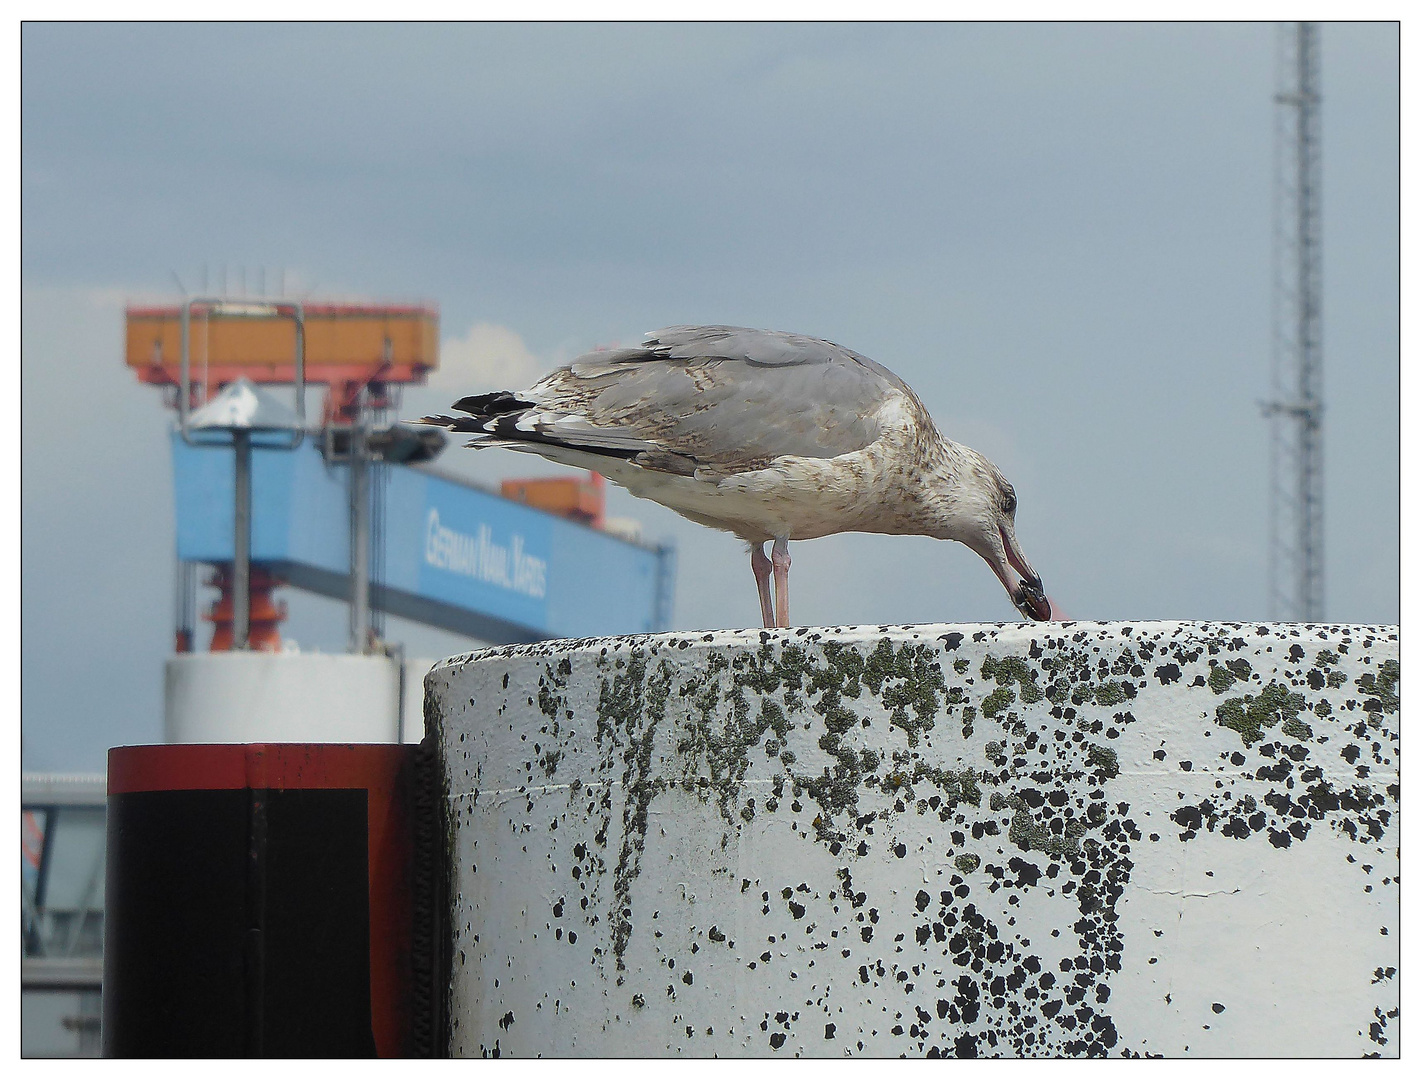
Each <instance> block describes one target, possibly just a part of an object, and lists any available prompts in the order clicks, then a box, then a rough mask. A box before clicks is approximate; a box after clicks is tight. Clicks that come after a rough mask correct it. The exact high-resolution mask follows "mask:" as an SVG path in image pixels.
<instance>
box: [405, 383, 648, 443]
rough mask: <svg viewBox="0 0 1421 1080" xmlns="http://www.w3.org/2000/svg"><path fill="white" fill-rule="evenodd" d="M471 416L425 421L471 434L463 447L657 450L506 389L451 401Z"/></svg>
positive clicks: (435, 417)
mask: <svg viewBox="0 0 1421 1080" xmlns="http://www.w3.org/2000/svg"><path fill="white" fill-rule="evenodd" d="M453 408H455V409H458V410H459V411H460V412H466V413H468V414H469V415H468V416H445V415H443V414H439V415H434V416H426V417H423V418H422V419H421V420H420V423H423V424H433V425H436V426H438V427H443V428H447V429H449V430H450V431H454V432H459V433H463V434H468V435H472V436H473V438H472V439H470V440H469V442H467V443H466V444H465V445H466V446H470V447H473V448H475V449H481V448H483V447H487V446H504V447H511V448H514V449H519V450H531V451H533V452H534V453H543V454H544V456H555V455H552V454H549V453H547V451H552V450H556V449H566V450H575V451H578V452H580V453H584V454H593V455H600V456H605V457H614V458H619V459H622V460H625V459H627V458H633V457H636V456H637V455H638V454H642V453H645V452H647V451H649V450H653V449H655V447H654V446H653V444H651V443H648V442H646V441H645V440H642V439H637V438H635V437H629V436H627V435H626V433H625V432H623V431H618V430H607V429H603V428H598V427H596V426H594V425H592V424H589V423H587V422H586V421H585V420H583V419H582V418H581V417H578V416H574V415H569V414H567V413H562V412H558V411H549V410H546V409H545V408H543V407H542V406H539V405H538V404H537V403H536V402H532V401H528V400H527V399H525V398H521V397H519V396H518V395H517V394H514V393H512V392H510V391H508V390H498V391H495V392H494V393H491V394H474V395H471V396H469V397H465V398H460V399H459V400H458V401H456V402H455V403H454V405H453Z"/></svg>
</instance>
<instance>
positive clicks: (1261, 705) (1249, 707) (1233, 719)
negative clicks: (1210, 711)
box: [1214, 679, 1311, 746]
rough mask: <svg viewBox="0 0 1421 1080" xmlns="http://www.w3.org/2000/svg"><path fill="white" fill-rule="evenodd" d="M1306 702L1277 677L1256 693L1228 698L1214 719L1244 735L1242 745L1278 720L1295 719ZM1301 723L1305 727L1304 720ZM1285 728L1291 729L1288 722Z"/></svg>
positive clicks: (1255, 738)
mask: <svg viewBox="0 0 1421 1080" xmlns="http://www.w3.org/2000/svg"><path fill="white" fill-rule="evenodd" d="M1306 704H1307V703H1306V701H1305V700H1304V698H1303V696H1302V694H1294V693H1292V692H1291V691H1289V690H1288V688H1287V687H1285V686H1284V685H1283V684H1282V683H1280V682H1278V681H1277V680H1276V679H1275V680H1274V681H1273V682H1270V683H1269V684H1268V685H1267V686H1265V687H1264V688H1263V689H1262V690H1260V691H1259V692H1258V695H1257V696H1256V697H1255V696H1254V695H1253V694H1245V695H1243V697H1232V698H1229V699H1228V700H1227V701H1225V702H1224V703H1223V704H1222V705H1220V706H1219V707H1218V708H1217V709H1215V710H1214V722H1215V723H1217V724H1218V725H1219V726H1220V727H1226V728H1229V729H1231V730H1233V731H1236V732H1238V733H1239V735H1240V736H1242V738H1243V745H1244V746H1252V745H1253V744H1254V743H1255V742H1257V741H1258V740H1259V739H1261V738H1263V729H1264V728H1269V727H1272V726H1273V725H1275V724H1277V723H1278V722H1279V721H1282V722H1283V723H1284V724H1285V725H1287V723H1288V722H1289V721H1296V720H1297V716H1298V713H1299V712H1300V711H1301V710H1302V709H1303V708H1304V706H1305V705H1306ZM1299 724H1300V725H1301V726H1302V727H1306V725H1305V724H1301V722H1299ZM1283 730H1284V731H1288V728H1287V727H1286V726H1285V727H1284V729H1283ZM1289 733H1290V734H1291V732H1289ZM1309 734H1311V731H1309ZM1297 737H1301V736H1297Z"/></svg>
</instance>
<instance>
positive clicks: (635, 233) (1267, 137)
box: [20, 23, 1399, 770]
mask: <svg viewBox="0 0 1421 1080" xmlns="http://www.w3.org/2000/svg"><path fill="white" fill-rule="evenodd" d="M1275 49H1276V30H1275V28H1274V27H1273V26H1272V25H1269V24H1263V23H1229V24H1148V25H1132V24H1112V23H1086V24H1066V25H1060V24H1015V25H999V24H988V23H970V24H930V25H912V24H891V25H877V24H831V25H823V24H772V25H749V24H734V25H704V24H689V25H684V24H683V25H659V24H648V23H637V24H603V25H589V24H575V25H572V24H550V25H525V24H494V25H488V24H484V25H479V24H461V25H454V26H439V25H388V24H362V25H310V24H303V25H255V24H253V25H230V24H229V25H177V24H165V25H143V24H126V25H100V24H87V25H54V24H36V23H28V24H26V25H25V26H24V28H23V31H22V35H21V61H22V77H21V97H22V100H21V163H20V164H21V184H22V190H21V196H22V198H21V221H20V228H21V241H22V252H21V264H20V265H21V276H22V281H21V286H22V288H21V313H22V317H23V329H22V336H21V375H22V395H21V419H22V425H23V432H22V451H23V457H22V464H21V498H22V522H21V540H22V544H23V548H22V564H21V588H22V595H21V614H22V620H23V622H22V656H21V665H22V680H23V681H22V693H23V729H24V740H23V761H24V765H25V767H26V768H29V769H46V770H48V769H55V770H96V769H101V768H102V766H103V760H104V751H105V749H106V748H107V747H109V746H112V745H120V744H123V743H134V742H155V741H160V740H161V730H162V729H161V712H162V679H163V668H162V665H163V661H164V659H165V657H166V656H167V655H168V654H169V652H170V651H171V648H172V629H173V614H172V610H173V570H174V568H173V554H172V553H173V542H174V540H173V527H174V525H173V505H172V486H171V480H172V478H171V464H170V460H169V456H168V446H167V430H168V426H169V424H170V422H171V417H170V415H169V414H167V413H166V412H165V410H164V409H163V406H162V403H161V401H160V398H159V394H158V393H157V392H156V391H155V390H154V389H153V388H151V387H147V386H142V385H140V384H138V383H137V382H136V380H134V379H132V378H131V377H130V376H129V374H128V372H127V370H126V369H125V368H124V366H123V357H122V331H123V306H124V304H125V303H126V302H130V301H135V300H155V299H156V300H167V301H169V302H176V300H177V299H178V298H179V296H180V295H181V294H182V292H183V291H186V292H189V293H194V292H197V291H199V290H200V289H203V288H206V289H208V290H211V289H215V288H218V287H219V286H220V285H222V284H223V283H224V282H225V285H226V288H227V290H228V291H231V292H240V291H242V290H243V289H245V291H246V292H247V293H248V294H255V293H256V292H257V291H258V290H259V288H260V287H261V285H262V284H265V286H266V287H267V290H268V291H272V290H274V289H276V288H277V283H278V282H279V283H280V284H281V286H282V287H283V288H284V289H285V291H286V294H287V295H297V296H305V297H308V298H312V299H322V298H328V297H329V298H368V299H379V300H389V301H398V300H419V301H426V302H430V303H434V304H437V305H438V307H439V309H440V313H441V332H442V338H443V350H442V351H443V366H442V369H441V370H440V372H439V373H438V374H437V375H436V376H435V377H434V378H433V379H432V380H431V383H430V385H429V386H428V387H424V388H419V389H411V390H408V391H406V393H405V397H404V402H403V407H402V410H401V415H403V416H405V417H414V416H417V415H419V414H421V413H422V412H424V411H429V410H434V409H443V408H445V407H446V406H447V405H448V403H449V402H450V401H452V400H453V399H454V398H455V397H457V396H460V395H462V394H465V393H469V392H475V391H479V390H488V389H503V388H509V389H519V388H521V387H522V386H525V385H527V384H528V383H529V382H531V381H532V380H533V379H534V378H536V377H537V375H538V374H539V373H540V372H542V371H545V370H547V369H549V368H551V367H553V366H556V365H557V364H560V363H565V362H567V361H568V360H570V359H572V358H573V357H574V356H576V355H578V354H579V353H581V352H583V351H585V350H587V349H590V348H593V347H598V346H605V345H612V344H631V343H634V342H636V341H637V340H639V339H640V337H641V335H642V334H643V333H645V332H647V331H650V330H653V329H655V328H657V327H660V326H665V325H669V324H673V323H682V322H691V323H709V322H721V323H731V324H739V325H747V326H758V327H768V328H774V329H782V330H792V331H796V332H800V333H806V334H811V335H814V336H817V337H824V338H828V339H830V340H832V341H836V342H839V343H841V344H843V345H846V346H848V347H850V348H852V349H855V350H857V351H859V352H861V353H864V354H866V355H868V356H871V357H873V358H874V359H875V360H878V361H879V362H881V363H883V364H886V365H887V366H888V367H890V368H891V369H893V370H894V371H895V372H897V373H898V374H899V375H901V376H902V377H903V378H904V379H906V380H907V381H908V382H909V383H910V384H911V385H912V386H913V387H914V388H915V390H916V391H917V392H918V394H919V396H920V397H921V398H922V399H923V401H924V402H925V404H926V405H927V406H928V408H929V410H930V411H931V413H932V415H933V417H934V418H935V420H936V422H937V424H938V426H939V428H940V429H941V430H942V431H943V432H944V434H946V435H947V436H948V437H950V438H953V439H955V440H957V441H959V442H964V443H966V444H968V445H970V446H972V447H974V448H976V449H978V450H980V451H981V452H983V453H984V454H986V455H987V456H988V457H990V458H991V459H992V460H993V461H995V462H996V463H997V465H999V466H1000V467H1001V468H1002V470H1003V471H1004V472H1005V473H1006V475H1007V476H1008V477H1009V478H1010V479H1011V481H1012V482H1013V484H1014V486H1015V488H1016V491H1017V495H1018V499H1019V504H1020V509H1019V511H1018V515H1017V531H1018V536H1019V538H1020V540H1021V542H1022V545H1023V547H1024V549H1025V551H1026V553H1027V555H1028V557H1029V558H1030V559H1031V561H1032V563H1033V564H1034V565H1035V567H1036V569H1037V570H1038V571H1039V572H1040V573H1041V574H1042V576H1043V578H1044V580H1045V583H1046V587H1047V589H1048V591H1049V592H1050V593H1051V594H1052V596H1053V597H1055V598H1056V599H1057V600H1058V601H1059V602H1060V604H1061V605H1062V607H1063V608H1064V609H1065V610H1066V612H1067V613H1068V614H1070V615H1071V616H1073V617H1076V618H1083V619H1239V620H1257V619H1264V618H1266V617H1268V615H1269V612H1268V610H1267V565H1268V561H1267V556H1268V552H1267V495H1268V428H1267V425H1266V423H1265V421H1264V420H1263V419H1262V418H1261V414H1260V409H1259V402H1260V401H1262V400H1264V399H1265V398H1267V397H1268V395H1269V387H1268V373H1269V356H1270V341H1271V314H1270V312H1271V308H1270V303H1271V300H1270V297H1271V281H1272V266H1271V239H1270V237H1271V205H1272V203H1271V198H1272V187H1273V179H1272V177H1273V174H1272V168H1273V141H1272V140H1273V119H1274V118H1273V109H1274V106H1273V103H1272V95H1273V91H1274V83H1275V66H1274V55H1275ZM1398 64H1399V62H1398V32H1397V29H1396V27H1395V26H1394V25H1392V24H1326V25H1324V27H1323V28H1322V33H1321V71H1322V75H1321V80H1322V96H1323V102H1322V107H1321V117H1322V119H1321V128H1322V144H1323V181H1322V216H1323V282H1324V286H1323V287H1324V302H1323V338H1324V344H1323V354H1324V372H1325V373H1324V398H1325V403H1326V413H1325V420H1324V425H1325V426H1324V440H1325V462H1326V464H1325V469H1326V476H1327V482H1326V514H1327V517H1326V541H1325V544H1326V559H1327V563H1326V574H1327V578H1326V596H1327V600H1326V615H1327V618H1328V619H1329V620H1331V621H1339V622H1387V623H1393V622H1396V621H1397V620H1398V617H1399V600H1398V559H1399V549H1398V521H1399V511H1398V498H1399V469H1398V454H1399V420H1398V417H1399V411H1398V374H1399V353H1398V320H1399V307H1398V272H1397V264H1398V250H1399V247H1398V219H1399V212H1398V199H1399V188H1398V166H1399V156H1398V155H1399V150H1398V100H1397V96H1398V83H1399V66H1398ZM440 466H441V467H442V468H445V469H448V470H451V471H456V472H459V473H461V474H463V475H466V476H469V477H473V478H477V479H482V480H495V479H499V478H502V477H507V476H524V475H546V474H550V473H554V472H557V471H558V467H557V466H553V465H550V464H545V463H543V462H542V461H541V460H540V459H536V458H529V457H526V456H522V455H518V456H515V455H512V454H510V453H508V452H505V451H500V450H489V451H482V452H479V453H477V454H476V453H475V452H473V451H470V450H463V449H461V448H458V447H452V448H451V449H449V450H448V451H446V452H445V454H444V455H443V457H442V458H441V459H440ZM608 512H609V513H610V514H613V515H618V516H625V517H634V518H636V519H638V520H640V521H641V522H642V523H643V527H644V530H645V534H646V536H647V537H648V538H649V539H652V540H662V539H665V540H670V541H672V542H674V543H675V544H676V546H677V549H678V552H679V566H680V574H679V579H678V582H677V591H676V602H675V616H674V626H675V627H676V628H678V629H699V628H713V627H739V626H747V625H756V624H757V623H758V618H759V611H758V603H757V600H756V594H755V588H754V583H753V579H752V577H751V574H750V571H749V567H748V561H749V560H748V559H747V558H746V555H745V551H744V547H743V545H742V544H740V542H739V541H737V540H735V539H734V538H733V537H731V536H729V535H728V534H721V533H715V532H712V531H709V530H706V529H704V528H701V527H699V526H696V525H693V524H691V523H689V522H686V521H684V520H682V519H680V518H678V517H677V516H676V515H675V514H673V513H672V512H670V511H669V510H665V509H664V508H661V507H659V506H656V505H654V504H650V503H647V502H644V501H640V500H636V499H633V498H631V497H630V496H628V495H627V494H626V493H624V492H621V491H613V492H611V493H610V495H609V507H608ZM792 556H793V561H794V569H793V571H792V574H791V582H792V597H793V605H792V612H791V613H792V616H793V618H794V621H795V622H796V623H801V624H816V625H818V624H836V625H846V624H854V623H890V622H891V623H904V622H945V621H946V622H966V621H1003V620H1013V619H1015V618H1016V617H1017V616H1016V613H1015V611H1014V610H1013V608H1012V607H1011V604H1010V602H1009V600H1008V599H1007V597H1006V595H1005V593H1004V592H1003V590H1002V589H1001V587H1000V585H999V584H998V583H997V581H996V579H995V577H994V576H993V575H992V573H991V572H990V570H989V569H988V568H987V566H986V564H985V563H983V562H982V561H981V560H980V559H978V558H977V556H975V555H974V554H972V553H971V552H970V551H968V550H967V549H966V548H964V547H962V546H961V545H957V544H949V543H944V542H939V541H933V540H929V539H926V538H916V537H883V536H868V535H861V534H854V535H844V536H837V537H828V538H825V539H821V540H815V541H809V542H804V543H799V544H795V545H793V547H792ZM285 595H286V598H287V600H288V602H289V604H290V608H291V618H290V619H289V621H288V623H287V624H286V625H285V627H284V632H285V634H286V636H288V637H289V638H292V639H294V640H297V641H299V642H300V644H301V646H302V647H303V648H321V649H324V650H326V651H340V650H341V649H343V648H344V641H345V626H346V615H345V609H344V606H343V605H342V604H339V603H337V602H334V601H331V600H326V599H321V598H318V597H313V596H309V595H307V594H303V593H300V592H299V591H297V590H285ZM388 636H390V637H392V638H395V639H398V640H402V641H404V643H405V645H406V649H407V652H408V653H409V654H410V655H424V656H440V655H447V654H449V653H453V652H457V651H462V650H464V649H466V648H468V647H470V643H469V642H468V640H467V639H463V638H459V637H457V636H455V635H452V634H446V633H443V632H439V631H434V630H430V629H427V628H423V627H419V626H416V625H414V624H410V623H405V622H402V621H400V620H395V619H391V620H390V624H389V635H388Z"/></svg>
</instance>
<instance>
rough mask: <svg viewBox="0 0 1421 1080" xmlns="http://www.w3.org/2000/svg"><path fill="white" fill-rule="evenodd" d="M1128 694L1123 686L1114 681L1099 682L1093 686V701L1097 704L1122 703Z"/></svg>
mask: <svg viewBox="0 0 1421 1080" xmlns="http://www.w3.org/2000/svg"><path fill="white" fill-rule="evenodd" d="M1129 696H1130V695H1129V694H1127V693H1126V692H1125V687H1124V686H1123V685H1122V684H1120V683H1118V682H1114V681H1111V682H1106V683H1101V684H1100V685H1099V686H1097V687H1096V688H1095V703H1096V704H1097V705H1105V706H1111V705H1123V704H1124V703H1125V701H1126V700H1127V699H1128V698H1129Z"/></svg>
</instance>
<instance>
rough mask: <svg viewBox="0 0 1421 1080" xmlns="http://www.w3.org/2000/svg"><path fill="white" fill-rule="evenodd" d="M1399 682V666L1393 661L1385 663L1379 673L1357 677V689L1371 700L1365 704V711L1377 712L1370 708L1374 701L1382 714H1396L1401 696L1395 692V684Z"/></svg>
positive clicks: (1369, 673)
mask: <svg viewBox="0 0 1421 1080" xmlns="http://www.w3.org/2000/svg"><path fill="white" fill-rule="evenodd" d="M1400 680H1401V665H1400V664H1398V663H1397V662H1396V661H1395V660H1387V661H1385V662H1384V663H1383V664H1382V667H1381V671H1379V672H1377V673H1376V674H1373V673H1372V672H1370V671H1369V672H1367V673H1366V674H1365V675H1360V676H1358V677H1357V688H1358V689H1359V690H1361V691H1362V693H1364V694H1366V695H1367V696H1368V697H1369V698H1371V699H1372V700H1371V701H1368V702H1367V711H1368V712H1375V711H1377V710H1376V709H1373V708H1371V707H1370V706H1371V704H1372V702H1373V701H1375V702H1376V703H1377V708H1378V709H1380V710H1381V711H1382V712H1387V713H1394V712H1396V710H1397V709H1399V708H1400V707H1401V696H1400V695H1399V694H1397V692H1396V684H1397V683H1398V682H1400Z"/></svg>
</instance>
